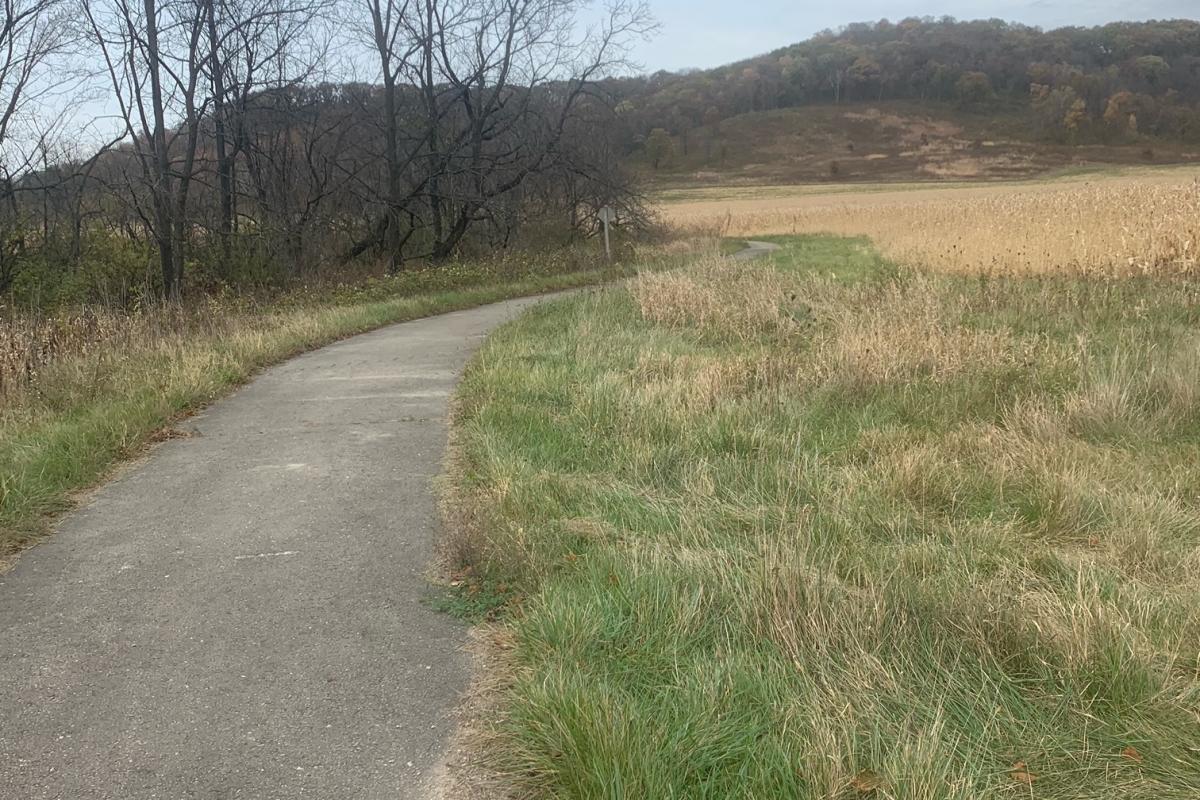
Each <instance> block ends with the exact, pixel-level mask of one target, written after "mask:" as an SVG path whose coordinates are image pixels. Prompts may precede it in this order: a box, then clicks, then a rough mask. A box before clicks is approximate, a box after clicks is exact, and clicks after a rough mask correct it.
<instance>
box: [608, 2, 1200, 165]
mask: <svg viewBox="0 0 1200 800" xmlns="http://www.w3.org/2000/svg"><path fill="white" fill-rule="evenodd" d="M611 89H612V91H614V92H615V93H617V94H619V95H620V98H621V102H620V104H619V106H618V110H619V111H620V112H621V116H622V119H623V123H624V130H623V133H624V136H625V139H624V144H625V147H626V149H627V152H629V153H630V154H631V155H634V156H636V157H638V158H640V159H641V160H642V161H643V162H644V163H645V164H646V165H647V166H648V167H650V168H651V169H654V170H659V169H664V168H665V169H666V170H668V171H671V170H675V171H678V170H681V169H705V168H707V169H713V170H717V171H721V170H722V169H725V168H727V167H729V165H730V164H731V163H732V164H734V165H737V164H744V163H748V162H758V161H763V160H770V159H772V158H776V157H778V155H779V153H778V152H774V151H777V150H779V149H780V148H779V143H778V141H776V140H775V139H774V138H772V137H771V136H770V135H769V134H766V133H761V132H757V131H755V130H754V129H755V127H756V126H755V124H754V120H760V121H764V124H766V125H767V126H768V127H770V126H771V125H775V126H777V127H778V126H780V125H781V124H782V125H783V127H785V128H787V130H788V132H789V135H792V136H793V138H797V137H798V138H805V137H806V136H807V137H808V138H809V139H810V140H811V138H812V136H816V137H817V138H820V137H821V136H823V135H825V134H826V133H829V132H830V131H831V130H832V132H833V133H835V134H836V132H837V129H838V128H840V127H845V128H847V132H846V135H844V136H837V135H834V136H833V137H832V138H833V139H834V140H836V142H837V143H836V145H833V144H832V143H831V147H832V149H827V150H824V151H823V152H822V155H823V169H824V171H825V172H824V177H837V175H836V173H837V171H838V170H837V168H836V167H834V168H832V173H833V174H832V175H831V174H830V172H831V168H830V163H831V161H832V160H835V159H839V158H840V159H843V160H844V159H846V158H848V157H849V158H851V159H853V158H854V156H848V155H847V154H848V153H849V152H852V151H849V150H847V149H846V146H849V145H854V144H860V146H859V148H858V149H859V151H860V155H861V151H862V149H863V148H862V147H861V143H856V142H854V139H853V131H851V130H850V129H852V128H854V127H855V125H856V124H857V125H858V127H859V128H861V127H862V123H863V119H862V118H861V114H862V113H864V107H871V108H875V109H878V110H876V111H874V112H866V113H868V115H869V116H871V115H873V116H875V117H877V118H878V117H889V116H890V117H892V123H893V124H892V125H890V126H887V125H885V126H883V128H879V126H875V127H876V128H877V130H875V131H874V132H870V131H863V130H859V131H858V135H859V137H860V138H861V137H863V136H865V137H866V138H867V139H870V138H871V137H872V136H874V135H878V136H879V137H881V138H883V139H887V138H888V136H889V132H888V130H887V128H888V127H891V128H892V129H894V130H892V132H891V133H892V134H894V135H895V136H901V135H902V132H900V131H899V130H896V129H899V128H905V129H912V130H911V131H909V133H912V131H915V135H914V136H912V137H910V138H914V139H915V144H917V145H921V144H925V145H928V144H929V140H930V139H931V138H934V139H936V138H937V136H938V129H939V128H940V129H941V132H942V133H945V132H946V131H947V130H950V129H953V131H954V132H955V135H957V136H958V137H959V138H960V139H961V140H962V141H963V142H965V143H966V144H967V145H970V146H974V149H975V150H979V149H980V142H984V141H988V140H990V139H995V138H1002V139H1006V140H1010V141H1012V140H1019V141H1024V142H1030V143H1034V144H1036V145H1040V147H1033V148H1024V150H1025V151H1027V152H1024V153H1022V154H1020V155H1019V156H1018V157H1016V159H1015V160H1016V162H1028V163H1029V164H1031V165H1039V164H1040V165H1042V166H1045V164H1042V162H1046V163H1047V164H1049V163H1061V162H1063V161H1064V160H1070V158H1071V156H1070V154H1069V153H1066V152H1064V151H1063V150H1061V149H1055V148H1056V147H1057V148H1062V147H1074V146H1090V147H1091V148H1092V150H1090V151H1086V152H1085V157H1086V158H1089V159H1093V160H1099V161H1128V160H1135V159H1149V160H1155V159H1158V160H1162V159H1169V160H1181V159H1186V158H1187V157H1188V155H1189V154H1188V152H1187V150H1188V148H1191V149H1196V145H1200V22H1196V21H1191V20H1174V21H1165V22H1146V23H1114V24H1110V25H1104V26H1099V27H1093V28H1061V29H1057V30H1051V31H1042V30H1040V29H1038V28H1032V27H1029V26H1026V25H1018V24H1012V23H1007V22H1003V21H1000V20H982V21H972V22H959V21H956V20H953V19H937V20H935V19H928V18H925V19H906V20H903V21H901V22H897V23H892V22H888V21H881V22H877V23H859V24H854V25H850V26H847V27H846V28H844V29H842V30H840V31H837V32H832V31H827V32H824V33H821V34H818V35H817V36H814V37H813V38H811V39H809V40H807V41H804V42H801V43H799V44H795V45H791V46H789V47H785V48H782V49H779V50H775V51H773V52H771V53H767V54H765V55H762V56H758V57H755V58H751V59H747V60H745V61H739V62H737V63H734V64H729V65H727V66H723V67H719V68H716V69H709V70H703V71H696V72H685V73H667V72H659V73H655V74H653V75H649V76H644V77H639V78H633V79H625V80H621V81H614V82H612V85H611ZM792 110H801V111H811V112H813V114H812V115H810V114H799V115H795V114H793V115H791V116H789V114H788V113H787V112H789V111H792ZM746 115H761V116H759V117H746ZM855 115H860V116H858V117H856V116H855ZM897 117H898V118H899V119H900V122H897V121H896V118H897ZM737 120H741V122H740V123H739V122H732V123H731V121H737ZM781 120H784V121H785V122H782V123H781ZM812 125H816V128H812ZM947 126H948V127H947ZM922 133H924V135H925V139H926V141H925V142H922V141H921V134H922ZM764 144H765V145H767V146H766V147H765V149H764V147H763V145H764ZM809 144H811V141H810V142H809ZM910 144H913V142H910ZM1043 148H1045V149H1046V151H1045V153H1044V156H1045V157H1043V158H1040V159H1039V158H1038V151H1039V150H1040V149H1043ZM1147 148H1149V150H1148V149H1147ZM783 149H784V150H787V148H786V147H784V148H783ZM810 149H811V148H810ZM817 149H818V150H820V149H821V148H817ZM909 149H912V148H909ZM876 155H879V153H876ZM876 160H879V161H882V160H883V159H882V158H878V159H876ZM785 171H786V170H785ZM874 171H878V170H874ZM868 172H872V171H871V170H868ZM809 177H814V176H812V175H810V176H809ZM842 177H846V175H845V170H842Z"/></svg>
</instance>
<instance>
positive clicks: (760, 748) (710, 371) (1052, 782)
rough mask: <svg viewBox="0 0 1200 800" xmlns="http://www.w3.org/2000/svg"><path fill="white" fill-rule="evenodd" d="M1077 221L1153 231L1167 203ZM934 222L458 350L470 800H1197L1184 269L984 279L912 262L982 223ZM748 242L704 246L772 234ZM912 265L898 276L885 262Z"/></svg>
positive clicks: (579, 302)
mask: <svg viewBox="0 0 1200 800" xmlns="http://www.w3.org/2000/svg"><path fill="white" fill-rule="evenodd" d="M1077 189H1078V187H1077ZM989 191H990V190H989ZM1057 191H1058V189H1053V188H1051V189H1045V190H1039V193H1040V196H1041V197H1043V198H1044V199H1041V200H1033V199H1029V197H1027V196H1024V195H1022V196H1020V197H1017V198H1014V197H1008V198H1006V200H1007V201H1009V202H1012V203H1015V204H1017V206H1018V207H1020V206H1021V205H1022V204H1024V205H1023V207H1024V209H1025V210H1028V209H1029V208H1030V207H1031V206H1030V205H1029V204H1030V203H1035V204H1036V203H1042V204H1044V205H1041V206H1039V207H1041V208H1043V209H1044V210H1048V209H1049V208H1051V207H1052V198H1054V197H1056V194H1055V193H1056V192H1057ZM1176 191H1178V192H1180V194H1178V195H1170V194H1169V193H1170V192H1176ZM1112 192H1116V193H1117V194H1116V195H1114V194H1113V193H1112ZM1163 193H1167V194H1163ZM1077 194H1080V195H1081V196H1080V197H1079V198H1078V199H1077V202H1078V203H1079V204H1081V206H1082V207H1094V204H1095V203H1096V202H1099V201H1101V200H1104V199H1105V198H1112V197H1114V196H1119V197H1123V198H1126V199H1129V198H1132V199H1133V200H1135V201H1138V202H1142V203H1144V204H1148V205H1143V206H1141V208H1151V207H1155V206H1154V203H1155V202H1162V203H1163V205H1161V206H1158V208H1159V209H1160V210H1161V211H1163V212H1169V213H1170V214H1171V216H1170V217H1169V219H1171V220H1175V221H1176V222H1183V221H1184V217H1185V215H1184V214H1183V213H1182V212H1180V211H1179V210H1178V209H1175V208H1172V207H1170V206H1168V205H1166V203H1165V201H1164V200H1163V198H1164V197H1169V196H1177V197H1187V195H1186V194H1185V193H1183V192H1182V190H1177V189H1174V188H1171V187H1170V186H1166V187H1163V188H1157V187H1156V188H1151V189H1147V190H1144V191H1143V190H1140V189H1136V188H1134V189H1121V190H1116V189H1113V190H1103V191H1101V190H1097V191H1096V192H1095V193H1094V194H1089V192H1088V191H1087V190H1085V191H1083V192H1081V193H1080V192H1078V191H1077ZM938 202H939V203H943V204H944V205H943V206H942V208H943V211H942V212H941V214H942V216H941V217H939V218H938V220H939V223H935V222H933V221H929V222H923V223H920V224H921V225H922V227H921V228H920V231H919V232H915V233H913V234H912V236H911V237H909V238H904V236H905V235H904V234H903V229H904V223H905V222H908V223H913V224H916V223H917V222H918V221H920V220H922V219H924V218H925V215H926V214H927V213H928V210H929V209H928V207H921V208H917V209H906V208H905V207H904V206H903V204H902V203H900V202H899V201H897V202H896V205H895V206H894V207H889V211H888V213H887V214H884V213H861V212H860V213H859V214H858V215H857V219H856V218H855V215H852V214H850V213H848V212H837V211H822V212H817V211H813V212H811V213H812V214H813V216H812V220H813V222H812V225H813V226H816V227H822V226H825V225H834V223H835V222H836V221H837V220H840V221H841V225H842V228H841V229H838V230H837V232H838V233H853V232H857V233H867V232H872V233H873V234H874V235H876V236H880V238H879V239H878V240H877V241H878V242H879V248H880V249H878V250H877V249H876V248H875V246H873V245H872V243H871V241H869V240H867V239H865V238H844V237H831V236H813V235H794V236H793V235H788V236H778V237H776V238H774V241H776V242H778V243H780V244H781V245H782V246H783V247H782V249H781V250H780V251H779V252H777V253H776V254H775V255H774V256H773V257H772V259H771V260H770V262H769V263H768V262H762V263H758V264H740V263H737V262H733V261H730V260H728V259H725V258H722V257H720V256H718V255H716V254H713V255H711V256H709V257H707V258H703V259H700V260H698V261H697V262H696V263H694V264H692V265H691V266H689V267H687V268H685V269H681V270H675V271H671V272H661V273H655V274H643V275H641V276H639V277H637V278H636V279H634V280H632V281H630V282H628V283H626V284H625V285H622V286H617V287H613V288H609V289H605V290H601V291H597V292H591V293H588V294H586V295H582V296H575V297H572V298H568V299H563V300H559V301H556V302H554V303H552V304H547V305H543V306H540V307H538V308H537V309H535V310H534V311H532V312H530V313H528V314H526V315H525V316H523V317H522V318H520V319H519V320H517V321H515V322H513V323H511V324H509V325H508V326H507V327H505V328H503V329H501V330H500V331H499V332H498V333H497V334H496V335H494V336H493V338H492V339H491V340H490V341H489V343H488V344H487V345H486V346H485V348H484V349H483V350H482V351H481V352H480V354H479V355H478V357H477V358H476V359H475V361H474V362H473V364H472V366H471V367H470V368H469V370H468V372H467V375H466V377H465V379H464V382H463V384H462V386H461V390H460V396H459V407H458V411H457V414H456V437H457V445H456V455H455V460H454V462H453V470H452V472H451V475H450V480H449V482H448V488H447V499H448V501H449V505H450V506H451V507H453V508H456V509H458V513H457V517H458V521H459V523H460V526H459V527H458V529H457V536H456V538H454V539H453V540H452V541H450V542H449V543H448V554H449V556H450V557H451V558H452V559H453V560H454V561H455V562H457V563H458V564H459V565H461V569H460V572H459V573H458V575H457V581H456V584H457V585H458V588H457V589H455V591H456V592H457V593H458V598H459V600H460V601H461V603H462V605H461V606H460V608H468V609H469V608H472V607H474V608H475V609H476V610H477V611H482V612H486V613H487V615H488V616H490V617H491V618H492V619H493V620H494V621H493V622H491V623H490V624H489V627H487V628H486V629H485V630H486V637H485V638H486V640H487V641H488V642H490V646H489V647H488V648H487V652H488V654H489V659H490V660H489V663H490V664H491V665H492V670H493V671H492V673H491V674H489V676H488V678H489V680H490V681H492V682H493V685H492V687H491V697H492V707H491V708H490V711H489V712H488V716H487V719H485V720H482V721H479V722H478V729H477V731H476V735H477V736H478V739H477V741H476V744H477V745H478V746H479V748H480V750H481V752H482V753H483V755H482V756H481V763H482V764H483V766H484V767H486V769H488V770H490V771H491V773H492V775H493V778H494V780H496V781H497V782H498V785H500V786H501V787H502V789H503V791H505V792H509V793H511V794H512V795H514V796H522V797H547V798H549V797H573V798H617V797H647V798H649V797H654V798H684V797H686V798H729V797H745V798H783V797H787V798H814V799H815V798H911V799H912V800H918V799H919V800H933V799H935V798H936V799H937V800H942V799H943V798H960V799H961V800H967V799H968V798H982V797H988V798H991V797H996V798H1009V797H1011V798H1031V797H1036V798H1094V799H1095V800H1100V799H1101V798H1105V799H1107V798H1113V797H1123V798H1159V799H1161V798H1180V799H1181V800H1182V798H1194V797H1196V796H1198V795H1200V748H1198V747H1197V742H1200V650H1198V649H1197V648H1198V646H1197V642H1200V604H1198V601H1197V595H1196V592H1195V586H1196V582H1197V580H1200V494H1198V492H1197V487H1198V486H1200V460H1197V457H1196V453H1197V452H1198V449H1197V445H1200V382H1198V381H1197V376H1198V375H1200V337H1198V336H1197V333H1196V330H1197V328H1196V325H1197V323H1198V322H1200V292H1198V288H1200V287H1198V286H1197V284H1196V281H1195V271H1194V269H1193V268H1192V267H1191V265H1190V262H1187V263H1185V262H1178V263H1176V262H1172V261H1162V262H1154V263H1153V265H1152V268H1145V269H1143V268H1141V267H1140V266H1138V265H1136V264H1134V265H1130V264H1128V262H1126V261H1124V260H1123V258H1124V257H1125V256H1124V254H1122V256H1121V257H1117V258H1109V259H1104V260H1099V261H1086V262H1085V261H1083V260H1075V261H1072V260H1070V259H1068V260H1066V261H1064V262H1062V263H1061V264H1059V265H1058V266H1056V267H1054V268H1052V264H1051V261H1049V260H1046V261H1035V263H1034V266H1032V267H1030V268H1028V269H1026V268H1024V267H1022V269H1019V270H1018V269H1007V268H1006V265H1007V264H1009V263H1011V262H1010V261H1005V260H1004V259H1003V258H1002V257H1001V256H995V258H1000V259H1001V260H1000V261H999V262H996V261H994V260H993V257H990V256H989V257H987V258H984V257H983V253H984V252H985V250H984V249H982V246H981V247H980V249H979V250H974V251H970V253H968V254H960V253H958V251H956V250H954V249H953V248H951V247H949V242H950V241H951V240H955V239H961V238H964V237H968V236H970V235H972V234H971V232H970V230H969V228H970V226H969V225H965V224H964V223H963V221H964V220H966V221H978V222H979V223H981V224H982V223H984V222H986V221H988V219H989V217H988V214H989V213H1005V212H1002V211H1000V210H999V208H998V206H997V205H996V203H992V201H990V200H989V199H987V197H986V196H985V197H984V199H983V200H982V201H981V202H982V204H983V205H982V206H980V207H967V206H966V205H964V204H961V203H956V201H954V200H953V199H951V198H947V199H946V200H939V201H938ZM996 202H997V203H999V201H996ZM1089 204H1091V205H1089ZM955 207H957V208H958V209H959V212H960V215H959V217H958V221H957V222H955V223H954V224H953V225H951V222H952V215H951V211H950V209H952V208H955ZM774 213H775V212H765V213H764V214H759V215H758V216H757V217H756V216H755V215H754V214H753V213H748V214H747V215H746V216H745V217H743V218H740V219H739V218H736V217H735V219H739V221H738V222H735V223H732V224H731V225H730V226H729V230H730V232H731V233H736V234H737V235H756V236H757V235H760V234H763V233H777V234H778V233H789V234H790V231H786V230H781V229H780V226H786V225H787V224H790V223H788V221H787V214H791V215H792V217H793V218H795V212H791V211H789V212H786V214H780V215H779V216H773V214H774ZM804 213H809V212H804ZM839 213H840V214H841V216H838V214H839ZM893 213H894V214H896V215H902V216H903V221H897V220H892V219H889V216H890V215H892V214H893ZM1019 213H1020V212H1019V211H1012V212H1011V214H1019ZM1114 213H1115V212H1114ZM821 214H824V215H825V216H820V215H821ZM1013 218H1014V217H1013V216H1011V215H1010V216H1005V217H1003V219H1004V220H1007V221H1009V222H1011V221H1012V219H1013ZM1116 218H1117V216H1115V215H1114V216H1113V217H1102V218H1100V221H1101V223H1102V225H1107V223H1108V221H1109V220H1110V219H1116ZM1196 219H1197V218H1196V217H1193V218H1192V222H1194V221H1195V220H1196ZM1129 220H1130V222H1131V223H1133V224H1142V225H1143V226H1146V227H1151V228H1155V229H1161V230H1163V231H1164V232H1165V234H1167V235H1170V236H1178V235H1179V234H1178V231H1177V230H1172V229H1167V228H1165V227H1162V228H1159V227H1157V226H1165V224H1166V220H1153V221H1144V220H1139V218H1137V217H1130V218H1129ZM993 222H994V224H995V225H996V226H998V225H999V222H995V221H993ZM938 224H940V225H942V226H944V227H945V228H946V230H938ZM739 225H741V226H742V227H738V226H739ZM1042 225H1043V221H1042V220H1040V219H1037V218H1035V219H1034V221H1033V225H1032V227H1031V228H1020V227H1019V226H1016V227H1014V228H1013V230H1012V231H1011V237H1012V238H1019V239H1023V240H1030V241H1032V240H1033V239H1034V238H1035V237H1036V236H1039V235H1042V232H1043V231H1045V230H1047V229H1046V228H1044V227H1043V226H1042ZM1062 225H1063V226H1064V227H1063V228H1061V229H1058V228H1056V229H1054V230H1066V229H1068V228H1069V227H1070V225H1069V223H1065V222H1064V223H1062ZM1193 230H1194V228H1193ZM887 231H892V232H893V234H892V235H893V237H894V238H891V239H889V238H888V235H887V233H886V232H887ZM919 234H924V235H929V236H933V237H935V238H937V239H938V240H939V241H938V243H937V244H930V245H929V246H928V247H926V248H925V249H923V250H920V251H919V252H921V253H925V254H927V255H926V256H921V257H922V258H925V257H928V258H929V259H930V267H931V268H930V269H915V268H912V267H910V266H908V265H907V262H906V261H905V260H897V259H894V258H892V257H890V255H884V254H894V253H897V252H898V251H897V249H896V248H897V247H898V246H899V243H901V242H915V241H916V240H917V239H918V238H919ZM1088 235H1089V236H1094V237H1096V238H1100V239H1103V238H1105V237H1108V238H1109V241H1119V238H1118V239H1113V238H1112V237H1113V232H1112V231H1108V230H1105V229H1103V227H1101V228H1095V227H1092V228H1089V229H1088ZM992 241H993V242H994V243H999V242H1000V240H995V239H994V240H992ZM914 246H915V245H914ZM1042 246H1043V250H1044V252H1045V255H1044V256H1043V255H1039V256H1038V258H1039V259H1041V258H1045V259H1057V258H1058V257H1059V256H1056V255H1054V254H1055V253H1094V252H1098V251H1095V250H1091V249H1086V250H1084V249H1076V248H1078V247H1079V245H1078V244H1077V243H1076V240H1069V241H1067V242H1063V243H1054V242H1049V241H1047V242H1042ZM1130 247H1131V248H1132V247H1133V245H1132V244H1131V245H1130ZM880 250H882V253H881V252H880ZM1039 252H1041V251H1039ZM1126 252H1129V253H1136V252H1137V251H1136V249H1129V250H1127V251H1126ZM939 254H940V256H941V258H942V260H941V261H938V260H937V257H938V256H939ZM909 258H911V259H916V258H918V255H917V253H916V252H915V251H914V252H913V253H912V254H910V255H909ZM979 259H983V260H982V261H979ZM1020 263H1021V264H1022V265H1024V264H1025V261H1024V260H1022V261H1021V262H1020ZM979 267H982V268H979ZM1026 272H1028V273H1031V274H1025V273H1026ZM1099 273H1102V274H1099Z"/></svg>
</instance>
